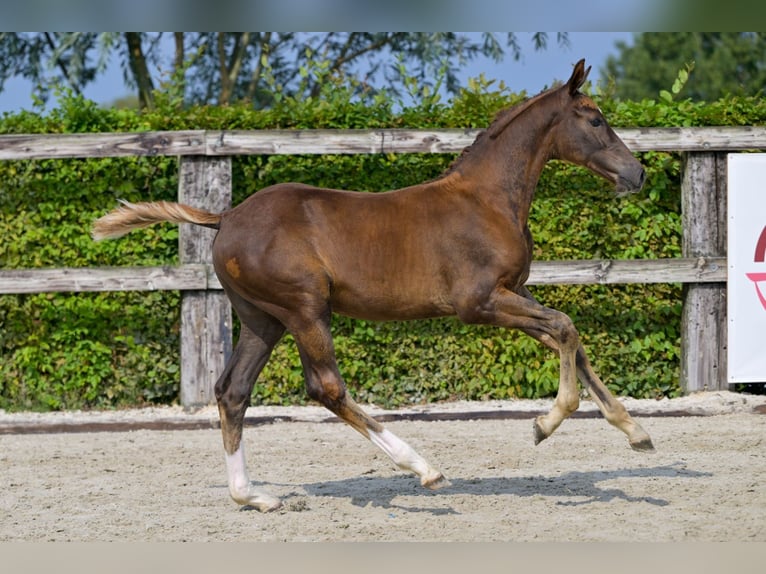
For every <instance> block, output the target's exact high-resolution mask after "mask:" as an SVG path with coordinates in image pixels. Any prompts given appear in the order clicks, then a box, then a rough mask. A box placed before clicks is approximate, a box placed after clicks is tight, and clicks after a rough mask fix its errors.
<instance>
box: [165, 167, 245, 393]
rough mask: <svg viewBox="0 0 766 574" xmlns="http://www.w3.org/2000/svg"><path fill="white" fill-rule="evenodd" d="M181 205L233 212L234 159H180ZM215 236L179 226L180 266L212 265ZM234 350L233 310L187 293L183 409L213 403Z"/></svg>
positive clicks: (216, 295)
mask: <svg viewBox="0 0 766 574" xmlns="http://www.w3.org/2000/svg"><path fill="white" fill-rule="evenodd" d="M178 200H179V201H180V202H182V203H186V204H188V205H191V206H193V207H199V208H202V209H207V210H209V211H214V212H219V211H223V210H225V209H228V208H229V207H231V158H230V157H205V156H184V157H181V158H180V165H179V174H178ZM215 233H216V232H215V230H212V229H207V228H204V227H199V226H196V225H181V226H180V231H179V251H180V259H181V264H182V265H183V264H186V263H205V264H211V263H212V245H213V238H214V237H215ZM231 350H232V322H231V305H230V303H229V300H228V299H227V298H226V295H225V294H224V293H223V292H222V291H211V290H208V291H184V292H183V294H182V299H181V393H180V394H181V405H183V407H184V408H195V407H201V406H205V405H210V404H213V403H215V395H214V393H213V388H214V386H215V382H216V380H217V378H218V376H219V375H220V374H221V372H223V368H224V365H225V364H226V360H227V359H228V358H229V356H230V355H231Z"/></svg>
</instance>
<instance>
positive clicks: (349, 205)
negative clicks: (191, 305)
mask: <svg viewBox="0 0 766 574" xmlns="http://www.w3.org/2000/svg"><path fill="white" fill-rule="evenodd" d="M589 71H590V68H588V69H587V70H586V69H585V63H584V60H580V61H579V62H578V63H577V64H576V65H575V67H574V71H573V73H572V76H571V77H570V78H569V81H568V82H567V83H566V84H563V85H561V86H560V87H556V88H553V89H550V90H547V91H544V92H541V93H540V94H538V95H536V96H534V97H532V98H529V99H528V100H526V101H524V102H522V103H520V104H518V105H516V106H513V107H510V108H508V109H506V110H503V111H501V112H500V113H499V114H498V116H497V117H496V119H495V120H494V122H493V123H492V124H491V125H490V126H489V128H488V129H487V130H486V131H484V132H482V133H481V134H480V135H479V136H478V137H477V138H476V140H475V142H474V143H473V144H472V145H471V146H470V147H468V148H466V150H464V152H463V154H462V155H461V156H460V157H459V158H458V159H457V160H456V161H455V162H454V163H453V165H452V166H451V167H450V168H449V169H448V170H447V171H446V172H445V173H444V174H443V175H442V176H441V177H439V178H438V179H436V180H433V181H429V182H426V183H423V184H420V185H414V186H412V187H407V188H405V189H398V190H394V191H388V192H384V193H359V192H350V191H339V190H333V189H319V188H316V187H311V186H307V185H301V184H295V183H284V184H279V185H274V186H272V187H269V188H266V189H263V190H261V191H259V192H257V193H255V194H253V195H252V196H250V197H249V198H248V199H246V200H245V201H243V202H242V203H241V204H240V205H238V206H237V207H234V208H233V209H230V210H228V211H225V212H223V213H220V214H215V213H210V212H206V211H203V210H200V209H196V208H192V207H189V206H186V205H182V204H178V203H169V202H156V203H139V204H128V203H126V204H124V205H123V206H122V207H120V208H118V209H115V210H114V211H112V212H110V213H108V214H107V215H105V216H104V217H102V218H100V219H99V220H97V221H96V222H95V225H94V237H95V238H96V239H102V238H106V237H119V236H121V235H123V234H125V233H127V232H129V231H130V230H132V229H134V228H138V227H144V226H147V225H151V224H154V223H157V222H160V221H172V222H175V223H184V222H185V223H192V224H195V225H202V226H206V227H211V228H214V229H218V233H217V235H216V238H215V243H214V245H213V263H214V267H215V272H216V274H217V275H218V278H219V279H220V282H221V285H222V286H223V289H224V290H225V292H226V294H227V295H228V297H229V298H230V299H231V303H232V306H233V307H234V309H235V311H236V313H237V315H238V316H239V318H240V320H241V323H242V329H241V335H240V337H239V341H238V343H237V345H236V348H235V350H234V353H233V354H232V356H231V358H230V360H229V362H228V364H227V365H226V368H225V370H224V372H223V374H221V376H220V378H219V379H218V382H217V383H216V386H215V395H216V398H217V401H218V410H219V414H220V418H221V431H222V434H223V446H224V450H225V458H226V467H227V472H228V484H229V492H230V494H231V496H232V498H233V499H234V500H235V501H236V502H237V503H239V504H242V505H250V506H253V507H255V508H257V509H258V510H261V511H269V510H273V509H275V508H278V507H279V505H280V501H279V499H278V498H275V497H273V496H272V495H270V494H268V493H266V492H263V491H261V490H259V489H257V488H256V487H255V486H254V485H253V484H251V482H250V478H249V477H248V473H247V468H246V464H245V451H244V447H243V444H242V425H243V418H244V416H245V410H246V409H247V407H248V406H249V404H250V395H251V392H252V389H253V385H254V384H255V380H256V378H257V377H258V375H259V373H260V372H261V369H262V368H263V366H264V365H265V363H266V361H267V360H268V358H269V356H270V354H271V351H272V349H273V348H274V345H276V343H277V342H278V341H279V340H280V338H281V337H282V335H283V334H284V332H285V330H287V331H289V332H290V333H291V334H292V335H293V337H294V338H295V342H296V344H297V346H298V351H299V354H300V358H301V363H302V366H303V371H304V375H305V380H306V389H307V391H308V395H309V396H310V397H311V398H312V399H314V400H316V401H318V402H320V403H321V404H323V405H324V406H325V407H327V408H328V409H329V410H330V411H332V412H333V413H335V414H336V415H337V416H338V417H340V418H341V419H343V420H344V421H345V422H347V423H348V424H349V425H350V426H351V427H353V428H354V429H356V430H357V431H359V432H360V433H361V434H362V435H363V436H365V437H366V438H367V439H369V440H370V441H371V442H372V443H374V444H375V445H377V446H378V447H379V448H381V449H382V450H383V451H384V452H385V453H386V454H387V455H388V456H389V457H391V459H392V460H393V462H394V463H395V464H396V465H398V466H399V467H400V468H401V469H404V470H406V471H410V472H413V473H415V474H416V475H417V476H419V478H420V482H421V484H422V485H423V486H425V487H428V488H431V489H437V488H440V487H443V486H447V485H449V482H448V480H447V479H446V478H445V477H444V476H443V475H442V473H441V472H439V471H438V470H437V469H435V468H434V467H433V466H431V465H430V464H429V463H428V462H427V461H426V460H425V459H424V458H423V457H421V456H420V455H419V454H418V453H417V452H415V450H414V449H413V448H412V447H410V446H409V445H408V444H407V443H406V442H404V441H402V440H401V439H400V438H398V437H397V436H396V435H394V434H393V433H391V432H390V431H388V430H387V429H385V428H384V427H383V425H381V424H380V423H379V422H378V421H376V420H375V419H373V418H372V417H370V416H369V415H367V414H366V413H365V412H364V411H363V410H362V409H361V408H360V407H359V406H358V405H357V404H356V403H355V402H354V401H353V400H352V398H351V397H350V396H349V394H348V392H347V391H346V385H345V383H344V381H343V379H342V377H341V374H340V372H339V371H338V365H337V362H336V358H335V352H334V349H333V339H332V335H331V333H330V320H331V315H332V313H340V314H343V315H348V316H350V317H356V318H360V319H372V320H380V321H387V320H406V319H421V318H427V317H444V316H450V315H456V316H457V317H458V318H459V319H460V320H462V321H464V322H466V323H483V324H492V325H497V326H500V327H506V328H515V329H520V330H521V331H523V332H525V333H527V334H528V335H530V336H532V337H534V338H535V339H537V340H538V341H540V342H541V343H543V344H544V345H546V346H547V347H549V348H550V349H552V350H553V351H555V352H556V353H557V354H558V355H559V357H560V363H561V366H560V378H559V387H558V393H557V395H556V399H555V401H554V404H553V407H552V409H551V411H550V412H549V413H548V414H545V415H541V416H539V417H537V418H536V419H535V421H534V440H535V443H539V442H540V441H542V440H543V439H545V438H547V437H548V436H550V435H551V433H552V432H553V431H554V430H555V429H556V428H557V427H558V426H559V425H560V424H561V423H562V421H563V420H564V419H565V418H567V417H568V416H569V415H570V414H572V413H573V412H574V411H575V410H576V409H577V407H578V406H579V393H578V388H577V377H578V376H579V378H580V380H581V381H582V383H583V384H584V385H585V386H586V387H587V389H588V390H589V391H590V395H591V397H592V399H593V400H594V401H595V402H596V404H597V405H598V407H599V408H600V410H601V412H602V413H603V415H604V416H605V418H606V419H607V420H608V421H609V422H610V423H611V424H613V425H614V426H616V427H617V428H619V429H620V430H622V431H623V432H624V433H625V434H627V436H628V440H629V443H630V445H631V446H632V447H633V448H634V449H636V450H641V451H651V450H653V446H652V441H651V439H650V438H649V435H648V434H647V433H646V432H645V431H644V429H643V428H641V426H640V425H639V424H638V423H636V422H635V421H634V420H633V419H632V418H631V417H630V415H629V414H628V412H627V411H626V409H625V408H624V407H623V405H622V404H621V403H620V402H619V401H617V400H616V399H615V398H614V397H613V396H612V394H611V393H610V392H609V390H608V389H607V388H606V386H605V385H604V384H603V383H602V382H601V380H600V379H599V378H598V376H597V375H596V374H595V373H594V372H593V369H592V368H591V366H590V363H589V362H588V359H587V357H586V355H585V351H584V350H583V347H582V345H581V344H580V341H579V336H578V333H577V330H576V329H575V327H574V325H573V324H572V321H571V319H570V318H569V317H568V316H567V315H565V314H564V313H561V312H559V311H555V310H553V309H549V308H547V307H544V306H543V305H541V304H540V303H538V302H537V301H535V299H534V298H533V297H532V295H531V294H530V292H529V291H528V290H527V288H526V287H525V286H524V283H525V281H526V280H527V277H528V274H529V266H530V261H531V259H532V237H531V235H530V232H529V228H528V227H527V218H528V215H529V209H530V205H531V203H532V198H533V197H534V192H535V186H536V185H537V182H538V178H539V176H540V173H541V171H542V169H543V166H544V165H545V163H546V162H547V161H548V160H550V159H560V160H565V161H569V162H571V163H574V164H576V165H580V166H585V167H586V168H588V169H590V170H591V171H593V172H595V173H596V174H598V175H600V176H603V177H604V178H605V179H607V180H609V181H611V182H613V183H614V184H615V185H616V188H617V191H618V193H627V192H631V191H637V190H639V189H640V188H641V187H642V185H643V182H644V170H643V168H642V167H641V164H640V163H639V162H638V161H637V160H636V159H635V158H634V157H633V155H631V153H630V151H629V150H628V148H627V147H626V146H625V144H624V143H623V142H622V141H621V140H620V139H619V138H618V137H617V135H616V134H615V133H614V131H613V130H612V129H611V128H610V127H609V126H608V125H607V122H606V120H605V119H604V116H603V115H602V113H601V111H600V110H599V108H598V106H596V104H595V103H594V102H593V100H591V99H590V98H589V97H588V96H586V95H585V94H583V93H581V92H580V91H579V90H580V88H581V86H582V85H583V83H584V82H585V80H586V77H587V75H588V72H589Z"/></svg>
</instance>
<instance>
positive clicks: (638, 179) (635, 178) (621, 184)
mask: <svg viewBox="0 0 766 574" xmlns="http://www.w3.org/2000/svg"><path fill="white" fill-rule="evenodd" d="M645 181H646V171H645V170H644V168H643V167H642V166H641V165H640V164H639V166H638V169H636V170H635V171H633V172H630V173H627V174H626V173H621V174H620V175H619V177H618V178H617V196H618V197H622V196H623V195H628V194H631V193H636V192H637V191H641V188H642V187H644V182H645Z"/></svg>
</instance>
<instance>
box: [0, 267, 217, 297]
mask: <svg viewBox="0 0 766 574" xmlns="http://www.w3.org/2000/svg"><path fill="white" fill-rule="evenodd" d="M216 283H217V282H216ZM208 285H209V267H208V266H207V265H183V266H181V267H170V266H167V267H84V268H68V269H3V270H0V294H3V295H8V294H24V293H58V292H73V293H80V292H88V291H176V290H186V289H207V288H208ZM218 288H219V289H220V285H219V286H218Z"/></svg>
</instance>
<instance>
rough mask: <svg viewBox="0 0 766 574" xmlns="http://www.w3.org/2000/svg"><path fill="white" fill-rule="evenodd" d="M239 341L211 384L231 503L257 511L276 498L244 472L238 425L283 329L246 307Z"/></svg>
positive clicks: (266, 508) (274, 503)
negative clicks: (256, 486) (216, 401)
mask: <svg viewBox="0 0 766 574" xmlns="http://www.w3.org/2000/svg"><path fill="white" fill-rule="evenodd" d="M238 313H239V315H240V319H241V320H242V329H241V331H240V336H239V341H238V342H237V346H236V348H235V349H234V353H233V354H232V357H231V359H230V360H229V362H228V364H227V365H226V368H225V370H224V372H223V374H222V375H221V376H220V378H219V379H218V382H217V383H216V386H215V395H216V398H217V399H218V412H219V415H220V417H221V434H222V435H223V447H224V451H225V456H226V471H227V474H228V483H229V493H230V494H231V497H232V498H233V499H234V501H235V502H237V503H238V504H242V505H245V506H252V507H254V508H256V509H258V510H260V511H261V512H268V511H269V510H274V509H276V508H279V506H280V505H281V503H280V501H279V499H278V498H275V497H274V496H271V495H270V494H268V493H265V492H262V491H260V490H258V489H256V488H254V487H253V485H252V484H251V483H250V477H249V475H248V473H247V466H246V461H245V450H244V446H243V444H242V427H243V423H244V418H245V412H246V411H247V407H248V406H249V405H250V394H251V393H252V390H253V385H254V384H255V381H256V379H257V378H258V375H259V374H260V372H261V370H262V369H263V367H264V365H265V364H266V361H267V360H268V359H269V356H270V355H271V351H272V349H273V348H274V345H276V344H277V342H278V341H279V339H280V338H281V337H282V334H283V333H284V330H285V328H284V327H283V326H282V324H281V323H279V322H278V321H277V320H276V319H274V318H273V317H270V316H269V315H266V314H264V313H260V312H259V311H257V310H255V309H248V310H247V313H243V312H242V310H241V309H238Z"/></svg>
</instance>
